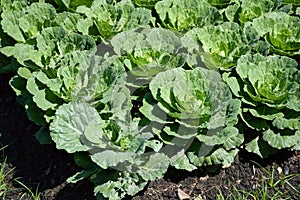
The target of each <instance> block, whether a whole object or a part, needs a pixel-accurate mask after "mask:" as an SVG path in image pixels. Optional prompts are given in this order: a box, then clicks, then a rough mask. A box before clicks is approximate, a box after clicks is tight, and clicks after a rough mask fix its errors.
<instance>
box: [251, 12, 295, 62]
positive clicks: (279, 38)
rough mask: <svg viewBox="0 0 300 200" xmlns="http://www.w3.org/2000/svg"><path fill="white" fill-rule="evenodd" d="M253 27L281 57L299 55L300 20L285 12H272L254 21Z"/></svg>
mask: <svg viewBox="0 0 300 200" xmlns="http://www.w3.org/2000/svg"><path fill="white" fill-rule="evenodd" d="M252 26H253V27H254V28H255V30H256V31H257V33H258V35H260V36H261V37H264V38H265V40H266V41H267V42H268V43H269V44H270V45H271V47H272V49H271V50H272V51H273V52H274V53H277V54H280V55H289V56H294V55H299V51H300V50H299V49H300V19H299V17H295V16H290V15H288V14H287V13H284V12H270V13H267V14H265V15H263V16H261V17H259V18H256V19H254V20H253V23H252Z"/></svg>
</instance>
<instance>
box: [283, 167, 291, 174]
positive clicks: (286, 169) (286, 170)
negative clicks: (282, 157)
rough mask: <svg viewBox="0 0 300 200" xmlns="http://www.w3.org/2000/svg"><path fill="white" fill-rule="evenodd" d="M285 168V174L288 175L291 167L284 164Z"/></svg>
mask: <svg viewBox="0 0 300 200" xmlns="http://www.w3.org/2000/svg"><path fill="white" fill-rule="evenodd" d="M283 170H284V174H285V175H288V174H289V172H290V168H289V167H288V166H286V165H285V166H284V168H283Z"/></svg>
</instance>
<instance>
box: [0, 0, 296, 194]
mask: <svg viewBox="0 0 300 200" xmlns="http://www.w3.org/2000/svg"><path fill="white" fill-rule="evenodd" d="M46 2H47V3H45V2H42V1H27V0H16V1H12V0H1V5H0V14H1V17H0V21H1V27H0V59H1V62H0V73H3V72H14V73H15V76H14V77H13V78H12V79H11V81H10V85H11V86H12V88H13V89H14V91H15V92H16V95H17V100H18V102H19V103H20V104H21V105H23V106H24V107H25V109H26V113H27V115H28V118H29V119H30V120H32V121H33V122H35V123H36V124H38V125H40V126H41V128H40V130H39V131H38V132H37V133H36V138H37V139H38V140H39V141H40V143H42V144H47V143H51V142H54V143H55V145H56V147H57V148H58V149H64V150H66V151H67V152H68V153H72V154H74V160H75V162H76V163H77V164H78V165H79V166H80V167H82V171H81V172H78V173H77V174H75V175H74V176H73V177H71V178H70V179H69V182H76V181H80V180H82V179H84V178H87V179H89V180H90V181H92V182H93V183H94V184H95V190H94V192H95V196H96V197H97V198H98V199H103V198H110V199H121V198H123V197H125V196H126V195H135V194H136V193H137V192H138V191H140V190H142V189H143V187H144V186H145V185H146V184H147V182H148V181H150V180H154V179H156V178H161V177H163V175H164V174H165V173H166V171H167V169H168V167H169V166H173V167H175V168H177V169H184V170H188V171H192V170H194V169H196V168H197V167H201V166H208V165H217V166H221V165H223V166H224V165H225V166H228V165H229V164H230V163H232V162H233V160H234V157H235V156H236V155H237V153H238V151H239V149H240V148H245V149H247V150H248V151H250V152H254V153H256V154H258V155H259V156H261V157H266V156H268V155H269V154H272V153H275V152H276V151H279V150H280V149H283V148H284V149H290V150H299V149H300V146H299V144H300V141H299V138H300V128H299V127H300V125H299V120H300V118H299V116H300V113H299V112H300V107H299V105H300V99H299V96H300V89H299V87H300V83H299V80H300V73H299V66H298V62H299V52H300V50H299V48H300V46H299V44H300V43H299V38H300V35H299V33H300V32H299V30H300V29H299V27H300V26H299V20H300V19H299V7H298V4H297V3H296V2H295V1H279V0H278V1H277V0H276V1H270V0H263V1H257V0H253V1H245V0H199V1H188V0H161V1H159V0H149V1H145V0H133V1H131V0H96V1H90V0H87V1H78V0H68V1H67V0H54V1H46ZM297 7H298V8H297ZM37 194H38V193H37Z"/></svg>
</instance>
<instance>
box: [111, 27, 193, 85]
mask: <svg viewBox="0 0 300 200" xmlns="http://www.w3.org/2000/svg"><path fill="white" fill-rule="evenodd" d="M110 42H111V45H112V47H113V49H114V52H115V53H116V54H117V56H118V57H119V58H120V60H122V62H123V63H124V64H125V66H126V68H127V70H128V74H130V75H132V76H134V77H135V80H136V81H135V82H137V83H135V84H137V85H138V86H141V85H142V82H141V81H143V82H144V83H145V84H147V83H149V81H150V80H151V79H152V78H153V77H154V76H155V75H156V74H158V73H159V72H161V71H165V70H168V69H171V68H176V67H183V66H184V64H185V61H186V57H187V53H186V52H184V48H183V45H182V43H181V40H180V38H179V37H178V36H177V35H175V34H174V33H173V32H172V31H170V30H167V29H162V28H153V29H142V30H140V29H138V30H132V31H126V32H123V33H120V34H118V35H116V36H115V37H113V38H112V40H111V41H110Z"/></svg>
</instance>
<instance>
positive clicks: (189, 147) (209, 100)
mask: <svg viewBox="0 0 300 200" xmlns="http://www.w3.org/2000/svg"><path fill="white" fill-rule="evenodd" d="M149 89H150V92H149V93H147V94H146V95H145V97H144V100H143V105H142V107H141V108H140V109H139V110H140V112H141V113H142V114H143V115H144V116H145V117H146V119H144V123H145V124H146V126H147V127H148V128H150V129H151V131H152V132H153V133H154V134H155V135H157V137H158V138H159V139H160V140H162V141H163V142H164V143H165V144H166V145H167V146H166V148H165V149H164V150H165V152H166V154H168V156H169V157H170V158H171V160H172V161H174V163H171V164H172V165H174V166H175V167H177V168H182V169H186V170H192V169H193V168H194V167H193V165H194V166H203V165H212V164H221V165H227V164H230V163H231V162H232V161H233V158H234V156H235V155H236V154H237V152H238V150H237V147H238V146H239V145H240V144H241V143H242V142H243V136H242V135H241V134H239V133H238V130H237V129H236V128H234V127H233V126H232V125H234V124H235V123H236V122H237V115H238V112H239V111H240V110H239V109H240V102H239V100H235V99H232V96H231V93H230V90H229V88H228V87H227V86H226V84H225V83H224V82H222V80H221V77H220V75H219V74H218V73H217V72H215V71H212V70H207V69H204V68H195V69H193V70H184V69H182V68H176V69H170V70H168V71H165V72H161V73H159V74H158V75H156V76H155V77H154V78H153V79H152V81H151V82H150V84H149ZM147 121H148V123H147ZM195 138H197V139H196V140H194V139H195ZM185 150H186V151H187V152H186V153H185V154H184V152H185ZM180 162H182V163H181V164H179V163H180ZM190 162H191V163H192V165H191V164H190ZM184 163H186V164H184Z"/></svg>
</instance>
